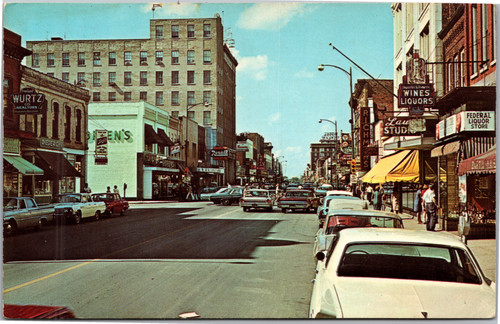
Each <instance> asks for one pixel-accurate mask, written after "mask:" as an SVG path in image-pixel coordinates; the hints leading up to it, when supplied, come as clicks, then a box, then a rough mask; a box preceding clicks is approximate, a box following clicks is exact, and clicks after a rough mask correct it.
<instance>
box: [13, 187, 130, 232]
mask: <svg viewBox="0 0 500 324" xmlns="http://www.w3.org/2000/svg"><path fill="white" fill-rule="evenodd" d="M128 208H129V204H128V202H127V201H126V200H124V199H122V197H120V195H119V194H118V193H94V194H89V193H69V194H64V195H60V196H59V202H58V203H55V204H50V205H45V206H38V204H37V203H36V201H35V200H34V199H33V198H31V197H6V198H4V199H3V228H4V233H5V234H7V235H9V234H13V233H15V232H17V231H18V230H21V229H25V228H36V229H39V228H41V227H42V226H44V225H47V224H50V223H62V222H67V223H73V224H79V223H80V222H81V221H82V220H83V219H85V218H92V219H94V220H98V219H99V218H101V216H112V215H114V214H120V215H123V214H124V213H125V211H126V210H127V209H128Z"/></svg>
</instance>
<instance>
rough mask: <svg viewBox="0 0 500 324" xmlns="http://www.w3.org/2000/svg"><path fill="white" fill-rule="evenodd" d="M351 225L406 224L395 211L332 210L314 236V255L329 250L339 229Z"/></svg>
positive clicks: (389, 225) (396, 226)
mask: <svg viewBox="0 0 500 324" xmlns="http://www.w3.org/2000/svg"><path fill="white" fill-rule="evenodd" d="M351 227H387V228H404V225H403V219H402V218H401V217H400V216H399V215H398V214H394V213H389V212H383V211H379V210H350V209H340V210H332V211H331V212H329V213H328V216H327V217H326V220H325V222H323V226H322V227H320V229H319V230H318V232H317V233H316V236H315V237H314V247H313V255H314V256H316V253H318V252H319V251H324V250H328V247H329V246H330V242H331V241H332V239H333V237H334V236H335V235H337V233H338V232H339V231H341V230H343V229H346V228H351Z"/></svg>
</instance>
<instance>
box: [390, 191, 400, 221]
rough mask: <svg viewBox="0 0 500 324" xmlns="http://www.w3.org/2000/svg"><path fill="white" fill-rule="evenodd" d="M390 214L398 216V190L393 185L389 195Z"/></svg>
mask: <svg viewBox="0 0 500 324" xmlns="http://www.w3.org/2000/svg"><path fill="white" fill-rule="evenodd" d="M391 203H392V212H394V213H396V214H399V190H398V187H397V185H394V189H393V190H392V195H391Z"/></svg>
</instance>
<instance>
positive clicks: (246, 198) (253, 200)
mask: <svg viewBox="0 0 500 324" xmlns="http://www.w3.org/2000/svg"><path fill="white" fill-rule="evenodd" d="M273 205H274V198H273V197H272V196H271V195H270V190H266V189H249V190H247V191H246V192H245V194H244V195H243V197H241V199H240V206H241V207H243V211H244V212H246V211H249V210H250V208H255V209H257V208H260V209H265V210H267V211H273Z"/></svg>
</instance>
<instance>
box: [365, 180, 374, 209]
mask: <svg viewBox="0 0 500 324" xmlns="http://www.w3.org/2000/svg"><path fill="white" fill-rule="evenodd" d="M372 196H373V187H372V186H371V185H368V186H366V199H367V200H368V204H370V205H371V204H372Z"/></svg>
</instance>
